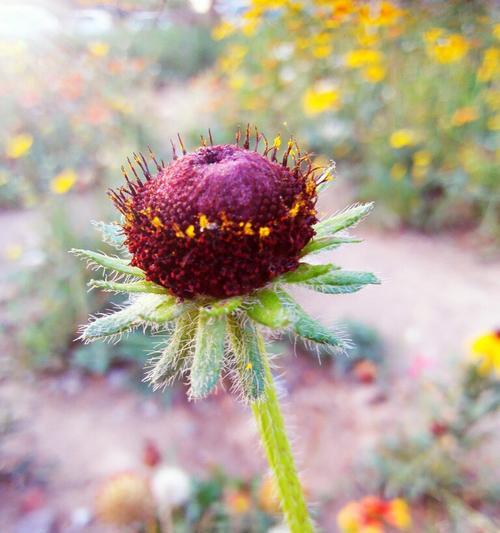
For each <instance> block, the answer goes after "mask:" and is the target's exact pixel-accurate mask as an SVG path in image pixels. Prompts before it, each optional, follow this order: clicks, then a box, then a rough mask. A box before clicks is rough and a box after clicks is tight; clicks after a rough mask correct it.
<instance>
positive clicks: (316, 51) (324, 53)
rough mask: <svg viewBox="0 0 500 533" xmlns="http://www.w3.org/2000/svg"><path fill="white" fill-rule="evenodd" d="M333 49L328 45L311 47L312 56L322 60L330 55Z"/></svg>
mask: <svg viewBox="0 0 500 533" xmlns="http://www.w3.org/2000/svg"><path fill="white" fill-rule="evenodd" d="M332 52H333V47H332V46H330V45H329V44H321V45H318V46H315V47H313V49H312V55H313V56H314V57H316V58H318V59H323V58H325V57H329V56H330V55H332Z"/></svg>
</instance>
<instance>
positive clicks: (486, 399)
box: [372, 363, 500, 532]
mask: <svg viewBox="0 0 500 533" xmlns="http://www.w3.org/2000/svg"><path fill="white" fill-rule="evenodd" d="M433 390H434V392H435V394H434V396H433V404H434V411H435V416H434V417H432V418H431V419H430V420H428V421H427V427H423V428H421V429H420V430H419V429H417V430H414V429H412V430H411V432H403V433H402V432H401V431H399V430H398V428H393V436H392V437H390V438H388V439H386V440H385V442H384V443H383V444H382V445H381V446H379V448H378V449H377V451H376V453H375V455H374V457H373V461H372V466H373V468H374V469H375V472H376V476H377V480H378V488H377V490H382V491H384V492H385V493H386V494H387V495H389V496H393V495H398V496H402V497H405V498H408V499H409V500H411V501H414V502H415V501H417V502H418V501H420V502H422V501H424V500H430V501H431V502H433V503H434V505H436V504H439V505H440V506H442V508H443V509H445V510H446V512H447V513H448V515H449V518H450V524H452V525H453V527H459V530H460V531H465V530H467V531H468V530H469V528H471V529H470V530H471V531H472V530H474V529H473V528H475V527H480V528H484V529H480V531H491V532H493V531H496V529H495V526H494V521H493V519H491V518H490V517H489V516H488V515H490V512H491V509H493V506H494V504H495V501H497V499H498V495H499V494H500V487H499V486H498V484H497V483H496V480H495V479H494V478H493V479H492V477H491V471H490V470H489V468H488V465H487V464H484V465H483V464H482V462H480V461H478V454H479V453H480V452H481V450H483V451H484V447H485V446H487V445H488V444H489V445H490V446H491V445H492V442H491V440H492V437H493V431H492V429H493V426H492V425H491V424H492V421H494V420H495V415H496V414H497V413H498V410H499V408H500V381H499V380H498V376H495V370H494V369H492V371H491V372H488V373H485V372H482V371H481V368H480V366H479V365H478V364H476V363H470V364H467V365H466V366H465V367H464V368H463V369H462V374H461V376H460V380H459V383H458V386H457V387H456V389H450V387H449V386H445V385H443V386H437V387H436V388H434V389H433ZM482 456H484V454H483V455H482ZM483 512H484V513H487V514H483Z"/></svg>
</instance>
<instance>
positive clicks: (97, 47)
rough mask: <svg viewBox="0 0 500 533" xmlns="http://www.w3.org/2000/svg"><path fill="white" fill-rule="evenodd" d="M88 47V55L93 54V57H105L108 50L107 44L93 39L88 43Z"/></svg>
mask: <svg viewBox="0 0 500 533" xmlns="http://www.w3.org/2000/svg"><path fill="white" fill-rule="evenodd" d="M88 49H89V52H90V55H93V56H94V57H105V56H107V55H108V52H109V44H108V43H104V42H102V41H94V42H92V43H89V45H88Z"/></svg>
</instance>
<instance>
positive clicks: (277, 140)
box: [273, 135, 281, 150]
mask: <svg viewBox="0 0 500 533" xmlns="http://www.w3.org/2000/svg"><path fill="white" fill-rule="evenodd" d="M280 146H281V136H280V135H276V137H275V138H274V141H273V147H274V148H276V149H278V150H279V148H280Z"/></svg>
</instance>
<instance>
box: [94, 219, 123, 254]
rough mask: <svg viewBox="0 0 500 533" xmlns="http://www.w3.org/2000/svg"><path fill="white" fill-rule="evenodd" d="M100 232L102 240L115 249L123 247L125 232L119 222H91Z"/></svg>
mask: <svg viewBox="0 0 500 533" xmlns="http://www.w3.org/2000/svg"><path fill="white" fill-rule="evenodd" d="M92 224H93V225H94V226H95V227H96V228H97V229H98V230H99V231H100V232H101V235H102V240H103V241H104V242H105V243H106V244H109V245H110V246H113V247H114V248H116V249H117V250H122V249H123V248H124V247H125V234H124V233H123V228H122V227H121V226H120V225H119V224H106V223H105V222H92Z"/></svg>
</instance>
